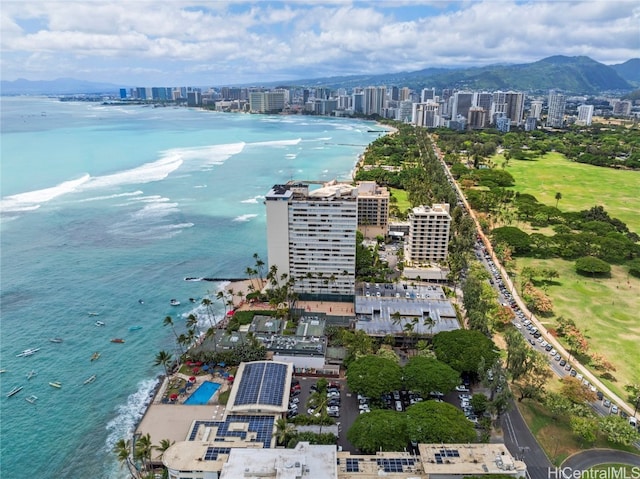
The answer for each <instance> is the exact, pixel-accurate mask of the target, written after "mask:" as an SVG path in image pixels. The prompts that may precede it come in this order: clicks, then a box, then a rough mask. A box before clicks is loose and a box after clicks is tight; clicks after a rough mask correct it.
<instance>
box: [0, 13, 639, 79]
mask: <svg viewBox="0 0 640 479" xmlns="http://www.w3.org/2000/svg"><path fill="white" fill-rule="evenodd" d="M639 21H640V6H638V3H637V2H636V1H633V0H613V1H604V0H602V1H538V0H531V1H528V2H521V1H515V0H512V1H510V0H504V1H488V0H487V1H483V2H460V3H450V2H447V3H444V2H439V1H419V0H415V1H395V2H388V1H364V2H355V3H351V2H346V1H344V0H335V1H307V2H303V1H291V2H252V3H249V2H239V1H229V2H226V3H225V2H208V3H203V2H199V1H191V0H167V1H163V2H149V1H146V0H138V1H127V2H125V1H124V0H121V1H110V2H103V1H99V0H95V1H94V0H84V1H81V0H80V1H74V2H67V1H48V0H25V1H17V0H15V1H14V0H3V8H2V10H1V11H0V27H1V28H2V32H3V34H2V37H1V38H0V42H1V43H0V46H1V48H2V50H3V59H2V74H3V78H6V79H12V78H18V77H29V76H30V74H31V76H32V77H33V76H34V74H35V73H36V72H38V74H37V75H35V76H37V78H35V77H34V78H33V79H49V78H55V77H60V76H76V75H77V74H78V73H79V72H81V73H82V74H83V75H84V79H87V80H102V81H104V80H107V81H113V82H120V83H128V84H130V83H137V84H157V83H158V82H157V81H154V80H155V79H156V78H157V77H161V78H163V79H167V78H171V79H175V80H180V81H181V83H183V84H202V83H200V82H201V80H202V79H204V78H205V77H206V78H207V84H210V82H211V79H212V78H213V79H214V81H215V82H216V83H240V82H254V81H259V80H269V79H274V80H275V79H278V80H280V79H283V80H284V79H292V80H293V79H296V78H308V77H309V76H310V75H313V76H319V75H322V76H330V75H337V74H360V73H382V72H392V71H410V70H415V69H420V68H427V67H432V66H467V65H486V64H492V63H508V62H510V63H521V62H529V61H535V60H539V59H541V58H544V57H546V56H549V55H557V54H563V55H587V56H590V57H592V58H593V59H595V60H598V61H601V62H604V63H618V62H622V61H625V60H627V59H629V58H632V57H634V56H637V55H638V51H640V37H639V35H638V22H639ZM38 60H39V61H40V63H38ZM126 75H131V76H132V77H127V76H126Z"/></svg>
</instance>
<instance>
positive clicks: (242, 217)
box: [232, 214, 258, 223]
mask: <svg viewBox="0 0 640 479" xmlns="http://www.w3.org/2000/svg"><path fill="white" fill-rule="evenodd" d="M256 216H258V215H256V214H248V215H240V216H236V217H235V218H233V220H232V221H237V222H239V223H245V222H247V221H249V220H250V219H251V218H255V217H256Z"/></svg>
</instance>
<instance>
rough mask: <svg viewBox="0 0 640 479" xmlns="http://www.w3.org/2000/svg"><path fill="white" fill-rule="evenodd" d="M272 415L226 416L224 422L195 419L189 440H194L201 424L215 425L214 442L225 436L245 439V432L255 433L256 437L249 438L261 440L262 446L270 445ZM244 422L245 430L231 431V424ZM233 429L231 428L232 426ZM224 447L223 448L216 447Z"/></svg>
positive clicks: (267, 446) (222, 439) (256, 440)
mask: <svg viewBox="0 0 640 479" xmlns="http://www.w3.org/2000/svg"><path fill="white" fill-rule="evenodd" d="M273 421H274V418H273V416H227V418H226V420H225V421H224V422H220V421H195V423H194V425H193V429H192V430H191V434H190V435H189V441H195V439H196V436H197V435H198V429H199V427H200V426H201V425H202V426H205V427H206V426H208V427H214V426H215V427H216V428H217V432H216V437H215V438H214V439H213V441H214V442H222V441H224V438H226V437H239V438H240V439H243V440H244V439H246V438H247V433H255V434H256V438H255V440H254V439H251V441H252V442H261V443H262V444H263V447H265V448H269V447H271V437H272V435H273ZM237 423H241V424H242V423H246V424H247V427H246V431H233V430H231V431H230V430H229V429H230V428H232V424H237ZM232 429H233V428H232ZM216 449H225V448H216Z"/></svg>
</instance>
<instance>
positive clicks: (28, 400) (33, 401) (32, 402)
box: [24, 394, 38, 404]
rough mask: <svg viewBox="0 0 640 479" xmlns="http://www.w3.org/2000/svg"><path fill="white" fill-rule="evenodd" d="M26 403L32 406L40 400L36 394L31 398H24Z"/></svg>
mask: <svg viewBox="0 0 640 479" xmlns="http://www.w3.org/2000/svg"><path fill="white" fill-rule="evenodd" d="M24 400H25V401H27V402H30V403H31V404H35V403H36V401H37V400H38V396H36V395H35V394H32V395H31V396H29V397H27V398H24Z"/></svg>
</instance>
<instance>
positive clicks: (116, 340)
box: [111, 338, 124, 344]
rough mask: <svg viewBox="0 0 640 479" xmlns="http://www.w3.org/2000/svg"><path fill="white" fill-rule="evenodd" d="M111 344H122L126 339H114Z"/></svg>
mask: <svg viewBox="0 0 640 479" xmlns="http://www.w3.org/2000/svg"><path fill="white" fill-rule="evenodd" d="M111 342H112V343H118V344H122V343H124V339H122V338H113V339H112V340H111Z"/></svg>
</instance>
